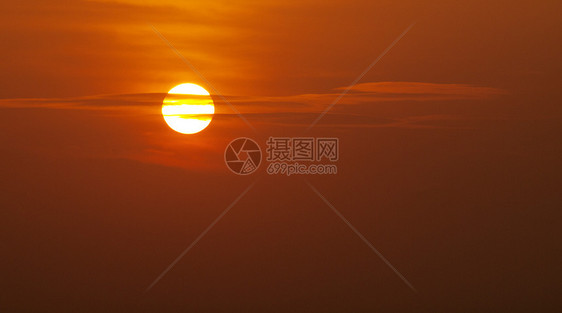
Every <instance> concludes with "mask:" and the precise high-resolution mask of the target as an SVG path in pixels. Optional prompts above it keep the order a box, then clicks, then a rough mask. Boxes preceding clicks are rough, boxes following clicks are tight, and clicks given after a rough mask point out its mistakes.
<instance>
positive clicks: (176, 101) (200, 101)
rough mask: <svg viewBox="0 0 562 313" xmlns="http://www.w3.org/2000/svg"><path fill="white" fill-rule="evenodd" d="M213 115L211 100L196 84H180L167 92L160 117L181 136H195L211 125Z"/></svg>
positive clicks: (213, 106) (203, 89) (206, 92)
mask: <svg viewBox="0 0 562 313" xmlns="http://www.w3.org/2000/svg"><path fill="white" fill-rule="evenodd" d="M213 114H215V105H214V103H213V98H211V95H210V94H209V92H208V91H207V90H205V88H203V87H201V86H199V85H196V84H191V83H187V84H181V85H177V86H176V87H174V88H172V89H171V90H170V91H168V95H167V96H166V98H165V99H164V102H163V103H162V116H163V117H164V121H166V124H168V126H170V128H171V129H173V130H175V131H177V132H178V133H182V134H195V133H198V132H200V131H202V130H203V129H205V128H206V127H207V126H209V124H210V123H211V120H212V119H213Z"/></svg>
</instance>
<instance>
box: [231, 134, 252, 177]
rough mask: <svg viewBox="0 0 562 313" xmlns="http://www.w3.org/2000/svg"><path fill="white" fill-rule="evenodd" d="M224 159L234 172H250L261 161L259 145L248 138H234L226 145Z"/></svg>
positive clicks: (245, 173)
mask: <svg viewBox="0 0 562 313" xmlns="http://www.w3.org/2000/svg"><path fill="white" fill-rule="evenodd" d="M224 161H225V163H226V166H228V168H229V169H230V170H231V171H232V172H233V173H235V174H238V175H248V174H251V173H253V172H255V171H256V170H257V169H258V167H259V166H260V163H261V149H260V146H259V145H258V144H257V143H256V142H255V141H253V140H252V139H250V138H245V137H241V138H236V139H234V140H233V141H231V142H230V143H229V144H228V146H227V147H226V150H225V151H224Z"/></svg>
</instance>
